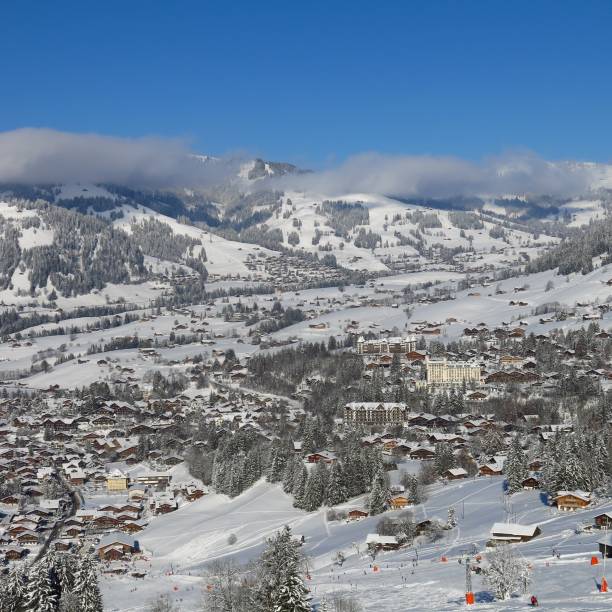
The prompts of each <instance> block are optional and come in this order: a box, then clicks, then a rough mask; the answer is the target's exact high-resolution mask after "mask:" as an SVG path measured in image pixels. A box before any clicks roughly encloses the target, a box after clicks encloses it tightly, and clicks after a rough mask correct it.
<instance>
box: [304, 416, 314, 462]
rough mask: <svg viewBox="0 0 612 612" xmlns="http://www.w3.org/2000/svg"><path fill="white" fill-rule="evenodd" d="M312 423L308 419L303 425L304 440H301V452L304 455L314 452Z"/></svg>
mask: <svg viewBox="0 0 612 612" xmlns="http://www.w3.org/2000/svg"><path fill="white" fill-rule="evenodd" d="M315 450H316V449H315V439H314V421H312V420H311V419H308V420H307V421H306V423H305V425H304V439H303V440H302V452H303V453H305V454H309V453H313V452H314V451H315Z"/></svg>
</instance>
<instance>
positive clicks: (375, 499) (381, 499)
mask: <svg viewBox="0 0 612 612" xmlns="http://www.w3.org/2000/svg"><path fill="white" fill-rule="evenodd" d="M390 497H391V495H390V492H389V488H388V486H387V480H386V478H385V474H384V473H383V472H382V471H380V472H378V473H377V474H376V476H374V479H373V481H372V490H371V491H370V495H369V498H368V510H369V512H370V514H371V515H375V514H380V513H381V512H384V511H385V509H386V507H387V503H388V502H389V499H390Z"/></svg>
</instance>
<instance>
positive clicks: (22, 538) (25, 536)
mask: <svg viewBox="0 0 612 612" xmlns="http://www.w3.org/2000/svg"><path fill="white" fill-rule="evenodd" d="M15 540H17V542H19V544H30V545H35V544H38V541H39V540H38V534H37V533H35V532H33V531H24V532H23V533H20V534H19V535H17V536H16V537H15Z"/></svg>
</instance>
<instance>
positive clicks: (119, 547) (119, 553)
mask: <svg viewBox="0 0 612 612" xmlns="http://www.w3.org/2000/svg"><path fill="white" fill-rule="evenodd" d="M138 551H139V546H138V542H137V541H136V540H135V539H134V538H133V537H132V536H130V535H128V534H125V533H121V532H119V531H116V532H113V533H109V534H107V535H105V536H103V537H102V539H101V540H100V542H99V544H98V545H97V546H96V552H97V554H98V557H99V558H100V560H101V561H115V560H117V559H123V558H124V557H126V556H128V555H132V554H134V553H136V552H138Z"/></svg>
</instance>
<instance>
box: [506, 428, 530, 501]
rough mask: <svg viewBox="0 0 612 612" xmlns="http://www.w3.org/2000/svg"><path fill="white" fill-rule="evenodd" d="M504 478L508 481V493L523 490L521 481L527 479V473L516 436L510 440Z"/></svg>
mask: <svg viewBox="0 0 612 612" xmlns="http://www.w3.org/2000/svg"><path fill="white" fill-rule="evenodd" d="M504 468H505V469H504V471H505V472H506V478H507V479H508V492H509V493H515V492H516V491H520V490H521V489H522V488H523V481H524V480H525V478H527V476H528V474H529V471H528V469H527V457H526V456H525V453H524V452H523V448H522V447H521V441H520V439H519V437H518V435H516V436H514V437H513V438H512V443H511V444H510V450H509V451H508V459H507V460H506V464H505V466H504Z"/></svg>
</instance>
